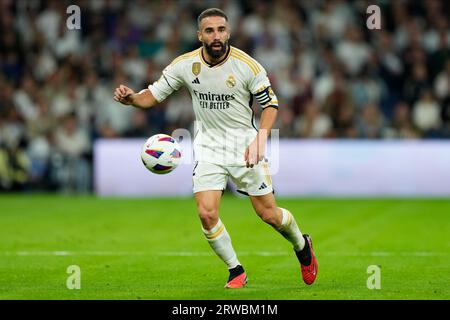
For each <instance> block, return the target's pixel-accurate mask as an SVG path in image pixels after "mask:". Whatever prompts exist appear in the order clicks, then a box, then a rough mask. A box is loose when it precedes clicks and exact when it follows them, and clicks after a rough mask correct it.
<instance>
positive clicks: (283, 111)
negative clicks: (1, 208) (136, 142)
mask: <svg viewBox="0 0 450 320" xmlns="http://www.w3.org/2000/svg"><path fill="white" fill-rule="evenodd" d="M374 2H375V3H376V4H378V5H379V6H380V8H381V15H382V23H381V27H382V28H381V30H369V29H367V27H366V19H367V18H368V14H366V8H367V7H368V6H369V5H370V4H374ZM71 4H76V5H78V6H79V7H80V8H81V29H80V30H69V29H68V28H67V26H66V19H67V18H68V17H69V16H70V14H68V13H66V8H67V7H68V6H69V5H71ZM207 7H219V8H222V9H223V10H225V12H226V13H227V14H228V16H229V20H230V25H231V28H232V40H231V44H232V45H234V46H236V47H238V48H240V49H242V50H244V51H246V52H247V53H249V54H250V55H252V56H253V57H254V58H255V59H257V60H258V61H259V62H260V63H261V64H262V65H263V66H264V67H265V68H266V70H267V72H268V74H269V77H270V79H271V81H272V85H273V87H274V89H275V92H276V93H277V96H278V98H279V101H280V109H279V117H278V123H277V125H276V127H277V128H279V129H280V135H281V137H289V138H357V139H391V138H395V139H417V138H421V139H424V138H449V137H450V102H449V100H450V28H449V23H450V21H449V15H448V13H449V12H450V7H449V3H448V1H445V0H442V1H440V0H429V1H426V0H425V1H412V0H411V1H402V0H396V1H364V0H360V1H344V0H327V1H318V0H303V1H289V0H280V1H261V0H257V1H245V2H244V1H242V2H241V1H232V0H230V1H194V0H192V1H187V0H180V1H146V0H137V1H119V0H117V1H115V0H111V1H108V0H92V1H90V0H89V1H88V0H86V1H60V0H55V1H39V0H17V1H13V0H1V1H0V30H2V32H1V33H0V49H1V50H0V70H1V73H0V88H1V89H0V190H36V189H37V190H63V191H76V192H89V191H90V190H91V188H92V187H91V185H92V183H91V181H92V178H91V176H92V147H93V143H94V142H95V140H96V139H98V138H116V137H148V136H150V135H152V134H155V133H159V132H165V133H169V134H170V133H171V132H172V131H173V130H174V129H176V128H191V124H192V120H193V118H194V115H193V112H192V107H191V103H190V97H189V94H188V93H187V91H186V90H184V89H183V90H180V92H179V93H177V94H176V95H174V96H172V97H171V98H170V99H168V100H167V101H165V102H164V103H163V104H162V105H160V106H158V107H156V108H152V109H151V110H146V111H142V110H137V109H134V108H126V107H122V106H120V105H119V104H117V103H115V102H114V101H113V99H112V96H113V95H112V92H113V89H114V88H115V87H116V86H117V85H118V84H121V83H123V84H127V85H128V86H130V87H131V88H133V89H135V90H136V91H139V90H141V89H142V88H145V87H147V86H148V84H150V83H152V82H153V81H155V80H157V79H158V78H159V76H160V72H161V70H162V69H163V68H164V67H165V66H166V65H167V64H169V63H170V62H171V60H172V59H174V58H175V57H177V56H178V55H180V54H181V53H184V52H187V51H190V50H193V49H195V48H197V47H199V43H198V42H197V37H196V30H197V24H196V17H197V15H198V14H199V13H200V12H201V11H202V10H204V9H205V8H207ZM254 108H255V112H256V116H257V117H258V115H259V113H260V111H259V109H258V106H256V105H255V106H254Z"/></svg>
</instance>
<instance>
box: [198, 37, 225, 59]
mask: <svg viewBox="0 0 450 320" xmlns="http://www.w3.org/2000/svg"><path fill="white" fill-rule="evenodd" d="M217 44H220V49H219V50H218V49H214V48H213V45H217ZM203 46H204V47H205V50H206V52H207V53H208V55H209V56H210V57H211V58H213V59H219V58H220V57H221V56H223V55H224V54H225V53H226V52H227V49H228V41H225V42H223V43H222V42H220V41H215V42H212V43H211V44H210V45H208V44H207V43H203Z"/></svg>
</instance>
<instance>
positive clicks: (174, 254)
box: [0, 251, 450, 257]
mask: <svg viewBox="0 0 450 320" xmlns="http://www.w3.org/2000/svg"><path fill="white" fill-rule="evenodd" d="M237 253H238V255H239V256H260V257H276V256H290V255H291V254H290V253H287V252H276V251H253V252H245V251H243V252H237ZM0 255H2V256H32V257H35V256H61V257H64V256H152V255H153V256H155V255H156V256H166V257H203V256H205V257H206V256H214V253H213V252H198V251H166V252H151V251H2V252H0ZM317 255H318V256H333V257H348V256H350V257H394V256H402V257H435V256H447V255H450V252H433V251H429V252H427V251H412V252H393V251H375V252H333V251H329V252H326V251H324V252H321V253H319V254H317Z"/></svg>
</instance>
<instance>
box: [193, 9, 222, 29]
mask: <svg viewBox="0 0 450 320" xmlns="http://www.w3.org/2000/svg"><path fill="white" fill-rule="evenodd" d="M208 17H224V18H225V20H226V21H228V17H227V15H226V14H225V12H223V11H222V10H220V9H218V8H209V9H206V10H204V11H203V12H202V13H200V14H199V16H198V18H197V24H198V28H199V29H200V22H201V21H202V20H203V19H205V18H208Z"/></svg>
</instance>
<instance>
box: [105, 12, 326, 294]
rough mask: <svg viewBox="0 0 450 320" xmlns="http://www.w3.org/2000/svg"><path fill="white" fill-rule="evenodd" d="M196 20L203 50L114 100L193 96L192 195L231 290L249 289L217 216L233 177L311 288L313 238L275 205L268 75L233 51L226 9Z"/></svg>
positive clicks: (272, 98) (137, 103) (146, 102)
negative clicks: (286, 245)
mask: <svg viewBox="0 0 450 320" xmlns="http://www.w3.org/2000/svg"><path fill="white" fill-rule="evenodd" d="M197 21H198V31H197V36H198V39H199V41H200V42H201V43H202V46H201V47H200V48H198V49H197V50H194V51H192V52H189V53H186V54H183V55H181V56H179V57H178V58H176V59H175V60H173V61H172V63H171V64H170V65H169V66H167V67H166V68H165V69H164V71H163V72H162V75H161V77H160V79H159V80H158V81H156V82H154V83H153V84H151V85H149V86H148V88H147V89H144V90H141V91H140V92H138V93H135V92H134V91H133V90H132V89H130V88H128V87H126V86H125V85H120V86H119V87H118V88H116V89H115V92H114V99H115V100H116V101H118V102H120V103H122V104H124V105H132V106H134V107H137V108H150V107H153V106H155V105H156V104H158V103H160V102H161V101H163V100H164V99H166V98H167V97H168V96H169V95H170V94H171V93H173V92H174V91H176V90H178V89H179V88H180V87H181V86H186V87H187V89H188V90H189V92H190V94H191V97H192V104H193V108H194V112H195V116H196V129H195V131H196V133H195V138H194V155H195V160H196V162H195V166H194V172H193V185H194V187H193V192H194V195H195V199H196V202H197V209H198V214H199V217H200V220H201V224H202V230H203V233H204V235H205V237H206V240H207V241H208V242H209V244H210V246H211V248H212V249H213V250H214V251H215V253H216V254H217V255H218V256H219V257H220V258H221V259H222V260H223V261H224V262H225V264H226V265H227V266H228V269H229V278H228V281H227V283H226V285H225V287H226V288H242V287H244V286H245V284H246V283H247V275H246V272H245V271H244V268H243V267H242V265H241V263H240V262H239V260H238V257H237V255H236V252H235V250H234V248H233V246H232V243H231V238H230V235H229V234H228V232H227V229H226V228H225V225H224V224H223V222H222V221H221V220H220V218H219V204H220V200H221V196H222V193H223V191H224V189H225V188H226V185H227V179H228V177H231V178H232V180H233V181H234V183H235V184H236V186H237V188H238V191H240V192H241V193H244V194H247V195H248V196H249V197H250V200H251V203H252V205H253V208H254V210H255V212H256V213H257V214H258V216H259V217H260V218H261V219H262V220H263V221H264V222H266V223H268V224H269V225H271V226H272V227H273V228H274V229H275V230H277V231H278V232H279V233H280V234H281V235H282V236H283V237H284V238H286V239H287V240H288V241H289V242H291V244H292V245H293V248H294V252H295V255H296V257H297V258H298V261H299V262H300V269H301V274H302V277H303V281H304V282H305V283H306V284H308V285H310V284H312V283H313V282H314V281H315V279H316V277H317V271H318V264H317V259H316V257H315V255H314V251H313V247H312V242H311V238H310V237H309V236H308V235H307V234H302V233H301V231H300V229H299V228H298V226H297V223H296V221H295V218H294V216H293V215H292V214H291V212H289V211H288V210H287V209H284V208H279V207H278V206H277V204H276V201H275V197H274V195H273V188H272V182H271V178H270V174H269V172H268V164H267V162H266V159H265V158H264V153H265V146H266V142H267V138H268V135H269V134H270V130H271V129H272V126H273V124H274V122H275V119H276V116H277V112H278V101H277V98H276V95H275V94H274V92H273V90H272V88H271V84H270V82H269V79H268V77H267V74H266V71H265V70H264V68H263V67H262V66H261V65H260V64H259V63H258V62H257V61H255V60H254V59H253V58H251V57H250V56H249V55H248V54H246V53H245V52H243V51H241V50H239V49H237V48H235V47H233V46H230V45H229V43H228V42H229V39H230V26H229V25H228V18H227V16H226V14H225V13H224V12H223V11H222V10H220V9H216V8H211V9H207V10H205V11H203V12H202V13H201V14H200V15H199V16H198V19H197ZM253 98H255V99H256V100H257V101H258V103H259V104H260V105H261V107H262V108H263V111H262V115H261V119H260V125H259V130H258V129H256V127H255V125H254V124H253V111H252V109H251V105H252V101H253Z"/></svg>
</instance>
